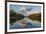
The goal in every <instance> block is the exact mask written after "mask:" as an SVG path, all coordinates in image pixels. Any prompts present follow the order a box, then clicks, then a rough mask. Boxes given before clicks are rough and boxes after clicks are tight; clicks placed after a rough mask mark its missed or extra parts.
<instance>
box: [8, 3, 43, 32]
mask: <svg viewBox="0 0 46 34" xmlns="http://www.w3.org/2000/svg"><path fill="white" fill-rule="evenodd" d="M10 4H14V5H36V6H41V28H28V29H9V5H10ZM35 30H43V4H31V3H30V4H28V3H16V2H7V32H18V31H35Z"/></svg>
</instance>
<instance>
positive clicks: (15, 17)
mask: <svg viewBox="0 0 46 34" xmlns="http://www.w3.org/2000/svg"><path fill="white" fill-rule="evenodd" d="M24 17H25V16H24V15H22V14H19V13H16V12H15V11H14V10H13V9H11V10H10V24H13V22H16V21H19V20H22V19H23V18H24ZM27 17H28V18H29V19H32V20H35V21H39V22H41V13H35V14H30V15H29V16H27Z"/></svg>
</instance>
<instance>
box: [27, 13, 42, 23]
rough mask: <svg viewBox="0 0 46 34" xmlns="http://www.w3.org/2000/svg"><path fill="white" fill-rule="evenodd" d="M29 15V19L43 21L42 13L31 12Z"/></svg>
mask: <svg viewBox="0 0 46 34" xmlns="http://www.w3.org/2000/svg"><path fill="white" fill-rule="evenodd" d="M28 17H29V19H32V20H37V21H39V22H41V13H35V14H31V15H29V16H28Z"/></svg>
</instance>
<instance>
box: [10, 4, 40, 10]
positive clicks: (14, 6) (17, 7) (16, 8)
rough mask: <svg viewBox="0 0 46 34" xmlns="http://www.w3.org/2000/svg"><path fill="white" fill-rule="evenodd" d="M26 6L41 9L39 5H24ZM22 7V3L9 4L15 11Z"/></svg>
mask: <svg viewBox="0 0 46 34" xmlns="http://www.w3.org/2000/svg"><path fill="white" fill-rule="evenodd" d="M26 6H27V8H31V9H32V11H40V10H41V6H33V5H26ZM22 7H23V5H13V4H10V9H13V10H15V11H19V10H20V9H21V8H22Z"/></svg>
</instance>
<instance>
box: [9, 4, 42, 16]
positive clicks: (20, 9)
mask: <svg viewBox="0 0 46 34" xmlns="http://www.w3.org/2000/svg"><path fill="white" fill-rule="evenodd" d="M9 8H10V10H11V9H13V10H14V11H15V12H17V13H20V14H22V15H24V16H29V14H33V13H39V12H41V6H34V5H13V4H10V6H9Z"/></svg>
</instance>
